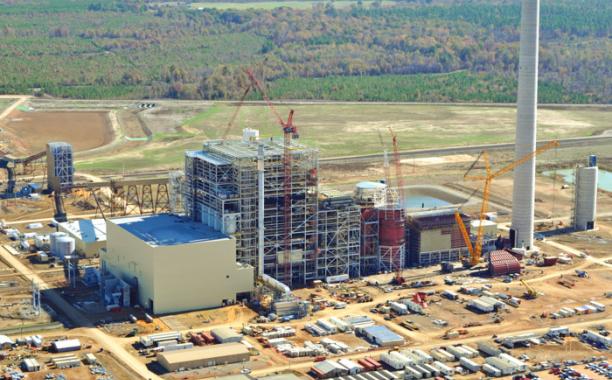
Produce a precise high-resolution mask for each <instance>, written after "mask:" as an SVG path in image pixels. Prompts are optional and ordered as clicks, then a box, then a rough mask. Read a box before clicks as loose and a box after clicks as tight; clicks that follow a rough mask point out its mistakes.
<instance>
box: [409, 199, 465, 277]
mask: <svg viewBox="0 0 612 380" xmlns="http://www.w3.org/2000/svg"><path fill="white" fill-rule="evenodd" d="M461 217H462V219H463V223H465V225H466V228H467V229H468V233H469V228H470V225H471V224H470V219H469V217H468V216H466V215H464V214H461ZM406 229H407V244H406V245H407V247H406V251H407V254H408V262H409V265H411V266H427V265H434V264H437V263H440V262H442V261H457V260H459V257H460V256H462V255H463V256H466V255H467V254H468V251H467V246H466V244H465V241H464V240H463V236H462V235H461V231H460V230H459V227H458V226H457V223H456V221H455V210H454V209H450V208H449V209H442V210H432V211H421V212H415V213H410V214H408V217H407V220H406Z"/></svg>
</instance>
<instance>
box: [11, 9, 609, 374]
mask: <svg viewBox="0 0 612 380" xmlns="http://www.w3.org/2000/svg"><path fill="white" fill-rule="evenodd" d="M521 4H522V6H521V16H520V20H521V22H520V43H519V61H518V81H517V82H518V88H517V101H516V120H515V125H514V135H515V137H514V141H513V142H512V143H506V142H501V143H499V144H482V145H479V144H472V145H466V146H459V145H457V146H451V147H443V148H440V149H437V148H432V147H430V146H426V147H425V148H423V149H416V150H411V151H407V150H402V149H400V139H401V138H402V133H401V131H400V129H401V126H396V125H395V124H397V123H395V124H393V125H385V126H384V127H381V125H382V123H380V124H376V123H374V122H371V121H364V123H363V125H362V126H360V128H370V126H371V125H375V124H376V126H375V127H371V128H374V129H376V131H377V132H378V137H379V139H378V140H379V141H377V143H380V151H379V152H376V153H374V154H362V155H344V156H337V157H329V156H327V155H326V154H324V149H325V148H324V147H325V143H320V142H319V141H317V139H316V136H315V137H314V138H313V136H312V135H310V136H308V138H304V136H303V134H304V135H307V132H304V131H307V129H308V123H307V122H304V124H300V110H303V109H304V107H317V105H316V103H315V104H300V103H299V102H293V103H292V102H285V103H283V102H279V101H273V100H271V99H270V96H269V89H268V88H267V87H266V86H265V85H264V84H263V78H260V77H259V75H261V73H260V72H259V71H258V70H254V69H251V68H247V69H245V70H244V73H242V72H241V75H242V77H241V78H243V79H244V83H241V84H242V85H244V86H245V88H244V95H243V96H242V98H241V99H240V100H239V101H235V102H228V103H227V104H224V106H227V107H232V111H231V116H230V118H229V120H227V122H226V121H225V120H224V122H223V128H221V129H220V130H215V129H214V128H213V127H210V128H209V126H208V125H207V126H206V129H207V130H206V133H202V134H197V133H195V132H193V130H194V129H195V128H193V127H192V126H191V125H190V124H189V123H183V124H182V125H181V126H180V127H178V128H175V129H174V130H173V131H172V132H168V131H170V128H167V129H165V130H163V131H155V132H152V131H151V129H149V128H148V127H146V120H147V118H155V117H158V118H160V119H163V120H164V123H167V125H170V123H171V121H169V120H171V117H170V116H168V115H169V114H170V113H169V112H168V113H165V112H166V111H167V109H166V108H165V107H167V106H166V105H165V104H167V103H164V101H162V100H160V101H150V102H149V101H147V102H139V103H136V104H134V102H133V101H127V100H126V101H123V100H121V101H119V100H118V101H117V104H119V106H117V105H116V104H114V103H113V104H110V103H109V104H108V105H105V107H106V108H104V111H103V112H104V115H106V116H105V117H107V118H108V119H109V120H110V122H109V123H110V124H109V125H112V127H113V128H114V132H113V133H114V134H115V135H114V139H113V140H109V141H107V142H105V143H104V144H101V145H100V146H96V147H93V148H92V147H88V148H87V149H85V148H82V146H81V145H79V144H80V143H79V142H78V141H72V140H70V139H65V140H66V141H56V140H55V139H54V140H53V141H47V140H45V141H44V143H40V142H38V144H39V145H37V146H36V148H33V149H32V150H33V152H30V153H29V154H23V155H22V156H17V155H15V154H14V153H12V152H11V151H10V149H4V148H3V146H2V145H1V144H0V171H1V172H2V175H3V177H2V182H0V211H1V212H2V217H0V231H1V232H2V234H0V277H1V278H0V306H2V308H1V309H2V311H1V312H0V349H1V350H0V376H2V375H4V378H11V379H24V378H29V377H25V376H26V375H25V373H27V372H33V373H39V375H40V376H44V378H45V379H47V380H52V379H57V380H61V379H64V380H65V379H71V378H75V379H81V378H82V379H90V378H91V379H99V380H102V379H105V380H107V379H113V378H115V379H128V378H143V379H166V380H172V379H177V378H179V377H180V378H184V379H204V378H221V379H225V380H256V379H262V380H263V379H265V380H307V379H311V380H312V379H337V380H400V379H406V380H412V379H428V378H435V379H438V378H445V379H453V378H459V379H463V378H466V379H468V378H476V377H483V376H486V377H487V378H490V377H500V378H501V377H505V376H508V378H509V377H512V378H513V379H517V378H520V379H527V378H529V379H539V378H540V377H539V375H538V374H539V373H544V372H546V373H547V376H552V377H556V376H558V377H559V378H561V379H567V378H581V379H587V378H596V377H594V374H595V375H600V376H604V377H607V378H610V376H612V374H611V372H610V367H609V366H608V361H609V360H610V359H611V358H612V356H610V349H611V348H612V341H611V340H610V337H609V330H610V329H612V321H611V320H610V319H609V318H607V315H608V314H606V310H607V308H609V307H612V303H611V301H610V300H612V293H611V292H610V291H609V289H610V286H609V285H610V283H612V277H610V273H612V272H611V271H610V267H611V266H612V257H610V256H609V247H610V246H612V245H611V244H612V227H611V226H612V224H611V223H610V217H612V214H610V212H609V210H605V208H606V207H609V205H611V204H612V201H611V200H610V194H612V190H609V189H607V188H605V187H604V186H602V185H605V181H606V176H607V175H609V169H610V162H612V161H610V156H609V153H605V152H603V150H600V151H598V150H596V148H595V147H596V146H597V144H605V143H606V141H607V140H606V139H609V138H610V137H609V134H606V133H603V134H601V135H597V136H588V137H571V138H563V136H561V137H557V138H554V139H552V138H551V139H546V140H539V141H538V140H537V138H536V137H537V134H536V132H537V131H538V67H539V66H538V65H539V51H540V50H539V49H540V45H539V41H540V2H539V1H538V0H522V1H521ZM90 8H91V12H94V11H96V9H95V8H96V6H92V7H90ZM355 12H357V10H355ZM160 14H161V13H160ZM228 17H229V16H228ZM173 67H174V66H173ZM256 73H257V74H256ZM250 93H256V94H257V96H259V97H261V99H263V100H262V101H253V102H252V103H250V102H249V100H248V99H249V98H248V97H247V95H248V94H250ZM28 99H29V98H24V99H22V100H20V102H21V103H19V105H17V106H15V107H21V110H20V109H18V108H14V109H12V110H9V111H10V112H9V111H7V112H5V114H6V115H2V116H0V122H2V119H3V118H5V117H12V119H11V120H13V121H14V122H20V118H17V117H13V116H10V115H11V112H24V113H25V112H26V111H25V109H26V108H25V106H24V105H23V104H26V103H27V102H31V103H27V104H44V103H45V102H47V100H46V99H44V98H43V99H37V100H28ZM36 102H39V103H36ZM49 102H50V101H49ZM22 103H23V104H22ZM75 104H76V106H75V105H72V106H73V107H77V108H78V107H82V108H83V109H79V111H78V112H82V113H86V112H90V111H83V110H84V109H87V107H86V105H84V104H85V103H79V102H76V103H75ZM185 104H187V103H185ZM194 104H195V102H194ZM211 104H213V103H212V102H211ZM196 106H197V107H203V106H202V105H201V104H200V103H197V104H196ZM340 106H344V103H342V104H341V105H340ZM404 106H408V105H405V104H402V103H398V104H385V105H383V107H397V108H400V107H404ZM511 106H512V108H511ZM513 106H514V105H502V106H498V108H499V110H504V111H505V109H513ZM206 107H209V105H207V106H206ZM210 107H217V105H216V104H214V105H213V106H210ZM255 107H259V108H262V109H265V110H266V112H267V117H271V118H272V120H274V122H275V125H273V126H272V127H273V129H272V128H271V126H270V125H268V122H267V121H262V120H263V119H261V118H258V117H252V114H251V113H249V114H248V116H245V118H244V119H240V115H241V112H242V113H245V112H247V113H248V112H252V110H245V108H255ZM441 107H443V106H441ZM555 107H557V108H559V107H561V106H560V105H555V106H554V107H552V108H551V109H553V110H556V109H557V108H555ZM58 109H59V107H58ZM285 109H288V110H289V112H288V114H285V113H283V112H285ZM389 109H391V108H389ZM16 110H17V111H16ZM495 111H496V112H497V110H495ZM28 112H37V111H28ZM41 112H60V111H56V110H55V111H41ZM61 112H66V111H64V110H62V111H61ZM99 112H102V111H99ZM156 112H157V113H156ZM206 112H208V114H207V115H206V117H215V112H217V111H216V109H215V108H210V109H207V111H206ZM500 112H502V111H500ZM548 112H553V111H551V110H550V109H549V110H548ZM137 114H139V115H140V114H143V115H145V116H143V117H142V118H140V119H138V118H133V119H131V118H130V117H131V116H129V115H132V116H133V115H137ZM7 115H8V116H7ZM19 115H21V114H19ZM513 115H514V114H513ZM138 117H140V116H138ZM199 117H201V115H199V116H195V117H193V118H191V119H190V120H194V119H198V118H199ZM15 120H16V121H15ZM135 120H136V121H135ZM207 120H209V119H207ZM266 120H268V119H266ZM207 122H208V121H207ZM368 123H370V124H371V125H370V124H368ZM2 125H3V124H0V126H2ZM164 125H166V124H164ZM143 126H144V127H143ZM140 127H142V129H141V131H143V133H142V135H139V136H138V137H134V136H135V134H136V133H135V132H134V131H135V130H137V129H138V128H140ZM424 128H425V127H424ZM208 129H210V130H208ZM540 129H544V128H542V126H541V125H540ZM355 130H357V129H355ZM270 131H272V132H270ZM432 131H435V128H433V129H432ZM351 133H353V132H351ZM354 133H359V132H354ZM434 133H436V132H432V134H434ZM545 133H546V134H547V136H551V135H553V133H551V132H550V131H547V132H545ZM204 135H205V136H206V137H205V138H204V137H203V136H204ZM185 136H189V137H185ZM194 136H195V137H194ZM1 137H2V129H1V128H0V138H1ZM200 137H202V138H201V139H200ZM156 139H157V140H156ZM182 139H185V141H183V140H182ZM196 139H197V141H196ZM58 140H59V139H58ZM69 140H70V141H69ZM347 141H348V140H347ZM351 141H353V140H351ZM0 143H2V141H1V139H0ZM120 144H127V146H128V147H130V148H131V147H134V149H137V148H139V147H142V146H153V148H152V149H151V150H148V151H145V150H143V151H140V152H139V153H138V155H137V156H127V155H124V152H125V151H122V150H120V149H118V148H117V146H119V145H120ZM164 144H166V145H168V146H171V147H172V152H171V153H170V155H172V156H173V157H178V158H177V160H179V161H180V167H176V166H171V165H159V166H157V165H153V164H154V163H155V162H157V161H156V160H159V161H160V162H161V161H162V159H163V158H165V157H161V156H163V154H168V153H167V152H165V151H164V153H163V154H162V153H160V152H161V151H158V150H156V149H158V148H159V146H161V145H164ZM327 144H329V143H327ZM425 145H426V142H423V143H422V144H421V143H419V144H417V145H415V146H419V147H421V146H425ZM604 146H605V145H604ZM2 149H4V150H2ZM5 150H6V151H5ZM14 150H15V151H17V148H14ZM558 152H562V156H563V157H561V158H560V157H559V155H558ZM158 154H159V156H158ZM113 155H115V156H116V159H117V160H119V161H121V164H122V167H121V168H119V167H117V166H112V167H110V165H109V167H103V166H104V165H102V166H101V167H103V168H102V169H99V168H98V170H92V169H91V168H92V167H93V168H97V166H96V164H97V162H96V160H99V159H100V157H108V156H113ZM553 155H554V157H553ZM539 159H540V160H541V161H538V160H539ZM130 160H134V161H139V160H140V161H146V162H147V163H149V162H150V163H151V165H152V166H151V168H149V169H148V170H144V171H138V170H132V169H131V168H132V166H130V164H131V162H130ZM568 163H571V167H569V168H564V165H565V166H568ZM536 164H537V165H536ZM410 170H412V172H410ZM423 173H426V174H427V176H426V175H424V174H423ZM434 177H438V178H435V179H432V178H434ZM423 178H429V179H432V180H431V181H429V180H427V181H425V180H423ZM561 179H562V181H561ZM510 193H511V194H510ZM598 208H599V210H598ZM605 284H608V285H605ZM15 321H20V322H19V323H20V325H19V326H17V325H16V323H17V322H15ZM43 373H44V375H43ZM588 376H591V377H588ZM552 377H550V378H552ZM36 378H43V377H36Z"/></svg>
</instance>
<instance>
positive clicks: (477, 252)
mask: <svg viewBox="0 0 612 380" xmlns="http://www.w3.org/2000/svg"><path fill="white" fill-rule="evenodd" d="M557 147H559V141H558V140H553V141H550V142H548V143H546V144H544V145H542V146H541V147H539V148H537V149H536V150H534V151H533V152H531V153H528V154H526V155H524V156H523V157H521V158H519V159H518V160H516V161H513V162H512V163H510V164H508V165H506V166H504V167H503V168H501V169H499V170H497V171H495V172H492V170H491V162H490V160H489V154H488V153H487V152H486V151H483V152H482V153H481V154H480V155H479V156H478V158H477V159H476V161H474V163H473V164H472V165H471V166H470V168H469V169H468V170H467V171H466V172H465V174H464V175H463V179H465V180H470V181H484V187H483V191H482V205H481V206H480V214H479V218H478V219H479V220H480V224H479V225H478V232H477V234H476V244H475V245H474V246H472V242H471V240H470V237H469V235H468V234H467V229H466V227H465V224H464V223H463V219H461V216H460V215H458V213H459V212H458V211H456V212H455V220H456V222H457V224H458V225H459V229H460V230H461V234H462V235H463V239H464V241H465V244H466V245H467V246H468V250H469V252H470V265H472V266H474V265H477V264H478V262H479V261H480V256H481V254H482V242H483V235H484V228H483V223H482V222H483V220H484V219H485V214H486V213H487V209H488V205H489V196H490V190H491V183H492V182H493V180H494V179H495V178H497V177H500V176H502V175H504V174H506V173H508V172H511V171H512V170H514V168H516V167H517V166H519V165H522V164H524V163H525V162H527V161H529V160H531V159H532V158H534V157H535V156H537V155H539V154H541V153H544V152H546V151H548V150H550V149H552V148H557ZM481 158H482V159H483V160H484V164H485V175H484V176H482V175H481V176H470V175H469V174H470V172H471V171H472V169H473V168H474V167H475V166H476V164H477V163H478V161H479V160H480V159H481Z"/></svg>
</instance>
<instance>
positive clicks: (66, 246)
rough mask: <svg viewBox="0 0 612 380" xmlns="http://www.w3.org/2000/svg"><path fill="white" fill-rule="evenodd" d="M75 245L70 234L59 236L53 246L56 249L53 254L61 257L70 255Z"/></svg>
mask: <svg viewBox="0 0 612 380" xmlns="http://www.w3.org/2000/svg"><path fill="white" fill-rule="evenodd" d="M75 247H76V244H75V241H74V238H71V237H70V236H60V237H58V238H57V240H56V241H55V248H56V249H57V251H56V253H55V255H56V256H58V257H60V258H62V259H63V258H64V257H66V256H70V255H72V253H73V252H74V249H75Z"/></svg>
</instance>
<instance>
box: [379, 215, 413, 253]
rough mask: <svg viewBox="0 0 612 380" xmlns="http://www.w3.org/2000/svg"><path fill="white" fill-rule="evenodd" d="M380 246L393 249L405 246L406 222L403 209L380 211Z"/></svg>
mask: <svg viewBox="0 0 612 380" xmlns="http://www.w3.org/2000/svg"><path fill="white" fill-rule="evenodd" d="M378 225H379V227H378V236H379V244H380V245H384V246H388V247H393V246H401V245H404V242H405V240H406V220H405V218H404V210H403V209H401V208H383V209H379V210H378Z"/></svg>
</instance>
